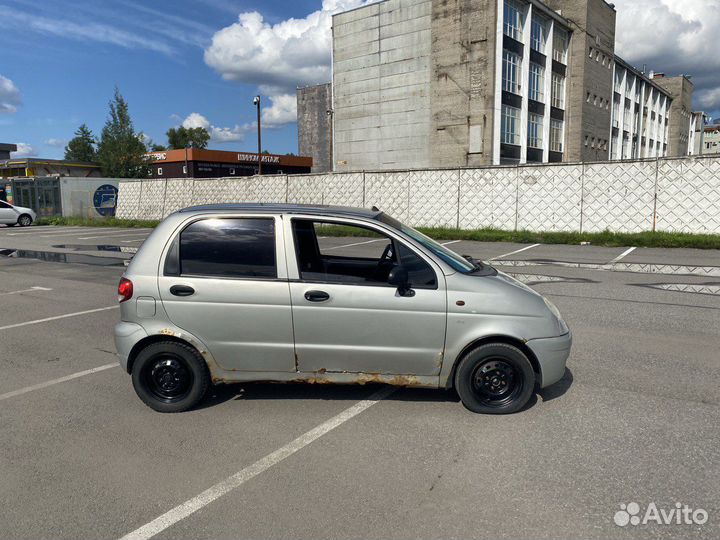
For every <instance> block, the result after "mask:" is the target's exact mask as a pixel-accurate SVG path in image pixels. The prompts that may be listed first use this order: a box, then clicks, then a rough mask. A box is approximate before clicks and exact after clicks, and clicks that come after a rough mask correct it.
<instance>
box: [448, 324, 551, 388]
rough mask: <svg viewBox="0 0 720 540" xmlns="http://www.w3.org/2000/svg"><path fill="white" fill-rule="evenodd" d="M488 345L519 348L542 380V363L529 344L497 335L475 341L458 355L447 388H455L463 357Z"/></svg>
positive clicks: (510, 337)
mask: <svg viewBox="0 0 720 540" xmlns="http://www.w3.org/2000/svg"><path fill="white" fill-rule="evenodd" d="M488 343H504V344H505V345H512V346H513V347H517V348H518V349H520V350H521V351H522V352H523V353H524V354H525V356H527V357H528V360H530V364H531V365H532V368H533V371H534V372H535V374H536V375H537V376H538V378H537V381H539V380H541V379H540V377H541V375H542V371H541V370H540V362H538V359H537V357H536V356H535V353H533V352H532V350H531V349H530V347H528V346H527V343H526V342H525V341H523V340H522V339H518V338H515V337H512V336H506V335H502V334H496V335H492V336H483V337H481V338H478V339H476V340H474V341H471V342H470V343H468V344H467V345H466V346H465V347H464V348H463V350H462V351H460V354H458V355H457V357H456V358H455V360H454V361H453V367H452V369H451V370H450V374H449V375H448V378H447V381H445V388H447V389H451V388H453V387H454V386H455V372H456V371H457V367H458V365H459V364H460V360H462V359H463V357H464V356H465V355H466V354H467V353H469V352H470V351H471V350H473V349H476V348H477V347H480V346H482V345H487V344H488ZM537 381H536V382H537Z"/></svg>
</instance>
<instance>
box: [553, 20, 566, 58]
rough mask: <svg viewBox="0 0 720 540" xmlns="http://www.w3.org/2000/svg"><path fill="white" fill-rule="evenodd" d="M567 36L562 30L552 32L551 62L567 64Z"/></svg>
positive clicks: (556, 29) (557, 29)
mask: <svg viewBox="0 0 720 540" xmlns="http://www.w3.org/2000/svg"><path fill="white" fill-rule="evenodd" d="M567 48H568V34H567V32H566V31H565V30H563V29H562V28H555V30H554V31H553V60H556V61H557V62H560V63H561V64H567Z"/></svg>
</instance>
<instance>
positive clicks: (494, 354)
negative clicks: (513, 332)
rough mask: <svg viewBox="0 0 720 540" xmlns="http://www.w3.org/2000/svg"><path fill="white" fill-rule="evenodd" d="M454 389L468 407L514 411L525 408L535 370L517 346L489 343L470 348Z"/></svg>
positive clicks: (484, 411)
mask: <svg viewBox="0 0 720 540" xmlns="http://www.w3.org/2000/svg"><path fill="white" fill-rule="evenodd" d="M455 389H456V390H457V393H458V395H459V396H460V400H461V401H462V404H463V405H464V406H465V408H466V409H468V410H470V411H472V412H476V413H482V414H511V413H514V412H517V411H519V410H520V409H522V408H523V407H524V406H525V405H526V404H527V402H528V401H529V400H530V397H531V396H532V395H533V391H534V389H535V372H534V371H533V368H532V364H531V363H530V360H528V357H527V356H526V355H525V353H523V352H522V351H521V350H520V349H518V348H517V347H513V346H512V345H507V344H505V343H488V344H485V345H481V346H480V347H477V348H476V349H473V350H471V351H470V352H468V353H467V354H466V355H465V356H464V357H463V358H462V359H461V360H460V364H459V365H458V368H457V371H456V373H455Z"/></svg>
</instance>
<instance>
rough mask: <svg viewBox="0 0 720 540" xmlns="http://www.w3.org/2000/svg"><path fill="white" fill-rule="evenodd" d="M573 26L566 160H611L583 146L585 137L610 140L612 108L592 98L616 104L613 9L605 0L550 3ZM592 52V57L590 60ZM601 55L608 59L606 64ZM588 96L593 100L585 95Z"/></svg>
mask: <svg viewBox="0 0 720 540" xmlns="http://www.w3.org/2000/svg"><path fill="white" fill-rule="evenodd" d="M547 4H548V5H549V6H550V7H551V8H553V9H555V10H560V12H561V13H562V16H563V17H565V18H567V19H569V20H570V22H571V30H572V32H573V33H572V37H571V39H570V50H569V52H568V57H569V58H568V72H567V79H566V89H565V92H566V105H565V112H566V114H565V154H564V156H563V159H564V161H597V160H604V159H608V152H607V150H605V151H601V150H600V149H597V148H591V147H590V146H587V147H586V146H585V137H586V136H588V137H590V138H591V139H592V138H593V137H595V138H596V139H603V140H609V139H610V113H611V111H610V108H609V107H608V108H605V107H602V108H601V107H599V106H598V105H596V104H595V102H594V98H593V96H596V95H597V96H598V97H603V98H604V99H605V100H607V101H608V103H610V104H612V98H613V70H612V64H613V58H614V55H615V16H616V13H615V10H614V9H613V8H612V7H610V6H609V5H608V4H607V3H606V2H605V1H604V0H586V1H582V2H578V1H577V0H549V1H548V2H547ZM590 48H592V50H593V56H592V58H590V56H589V54H590V53H589V51H590ZM603 56H604V57H605V58H606V60H607V61H606V62H605V64H603V62H602V59H603ZM588 92H590V101H589V102H588V101H587V93H588Z"/></svg>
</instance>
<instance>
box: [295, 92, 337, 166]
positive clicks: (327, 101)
mask: <svg viewBox="0 0 720 540" xmlns="http://www.w3.org/2000/svg"><path fill="white" fill-rule="evenodd" d="M332 114H333V110H332V84H330V83H326V84H319V85H317V86H308V87H305V88H298V91H297V117H298V151H299V153H300V155H301V156H310V157H312V160H313V166H312V172H328V171H332V162H333V160H332Z"/></svg>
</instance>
